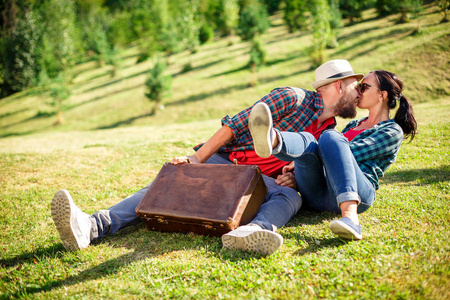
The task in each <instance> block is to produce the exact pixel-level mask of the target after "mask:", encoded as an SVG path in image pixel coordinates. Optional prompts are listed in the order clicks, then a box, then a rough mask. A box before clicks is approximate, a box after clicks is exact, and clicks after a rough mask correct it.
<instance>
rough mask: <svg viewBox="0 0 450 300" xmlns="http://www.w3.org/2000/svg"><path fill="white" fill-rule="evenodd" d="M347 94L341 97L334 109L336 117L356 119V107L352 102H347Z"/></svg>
mask: <svg viewBox="0 0 450 300" xmlns="http://www.w3.org/2000/svg"><path fill="white" fill-rule="evenodd" d="M347 98H348V94H345V95H342V96H341V97H340V98H339V102H338V103H337V104H336V106H335V107H334V112H335V113H336V115H337V116H339V117H341V118H344V119H348V118H354V117H356V107H355V102H354V101H348V100H349V99H347Z"/></svg>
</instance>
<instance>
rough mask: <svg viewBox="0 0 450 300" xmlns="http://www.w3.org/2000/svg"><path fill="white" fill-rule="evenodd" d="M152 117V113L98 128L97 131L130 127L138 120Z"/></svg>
mask: <svg viewBox="0 0 450 300" xmlns="http://www.w3.org/2000/svg"><path fill="white" fill-rule="evenodd" d="M152 115H153V114H151V113H147V114H142V115H140V116H135V117H132V118H129V119H126V120H122V121H119V122H116V123H113V124H110V125H106V126H101V127H97V128H96V129H112V128H117V127H120V126H123V125H130V124H131V123H133V122H134V121H136V120H139V119H142V118H146V117H150V116H152Z"/></svg>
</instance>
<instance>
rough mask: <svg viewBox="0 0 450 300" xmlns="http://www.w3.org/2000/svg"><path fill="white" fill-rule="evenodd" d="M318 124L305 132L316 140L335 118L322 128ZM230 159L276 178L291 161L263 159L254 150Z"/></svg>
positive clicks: (326, 122) (239, 152)
mask: <svg viewBox="0 0 450 300" xmlns="http://www.w3.org/2000/svg"><path fill="white" fill-rule="evenodd" d="M318 124H319V120H316V121H314V122H313V123H312V124H311V125H309V126H308V127H307V128H306V129H305V130H304V131H306V132H309V133H311V134H312V135H314V137H315V138H316V139H318V138H319V136H320V135H321V134H322V132H323V131H324V130H325V129H327V128H328V127H329V126H330V125H334V124H335V120H334V118H330V119H328V120H326V121H325V122H323V124H322V126H320V127H319V128H318ZM228 158H229V159H230V160H231V161H234V160H235V159H236V161H237V163H238V164H239V165H257V166H258V167H259V168H260V169H261V172H262V173H263V174H265V175H267V176H270V177H274V178H276V177H277V176H278V175H280V174H281V172H282V169H283V167H284V166H285V165H287V164H289V163H290V161H282V160H279V159H278V158H276V157H275V156H273V155H271V156H269V157H267V158H261V157H259V156H258V155H256V152H255V151H254V150H243V151H236V152H230V154H229V156H228Z"/></svg>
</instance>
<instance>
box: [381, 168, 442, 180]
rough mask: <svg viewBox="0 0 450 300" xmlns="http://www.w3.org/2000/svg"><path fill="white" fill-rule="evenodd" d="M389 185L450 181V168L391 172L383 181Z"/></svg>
mask: <svg viewBox="0 0 450 300" xmlns="http://www.w3.org/2000/svg"><path fill="white" fill-rule="evenodd" d="M381 180H382V182H383V183H388V184H401V183H403V184H409V185H424V184H436V183H440V182H447V181H450V166H448V165H447V166H441V167H438V168H434V169H431V168H428V169H413V170H404V171H403V170H400V171H394V172H389V173H388V174H386V176H385V177H383V178H382V179H381Z"/></svg>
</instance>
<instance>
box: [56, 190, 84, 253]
mask: <svg viewBox="0 0 450 300" xmlns="http://www.w3.org/2000/svg"><path fill="white" fill-rule="evenodd" d="M51 207H52V218H53V222H55V225H56V229H57V230H58V232H59V236H60V237H61V240H62V242H63V245H64V247H65V248H66V249H67V250H72V251H75V250H79V249H83V248H86V247H87V246H89V244H90V243H91V227H92V223H91V220H90V219H89V215H88V214H86V213H84V212H82V211H81V210H80V209H79V208H78V207H77V206H76V205H75V203H74V202H73V200H72V197H71V196H70V194H69V192H68V191H67V190H60V191H58V192H57V193H56V194H55V196H54V197H53V200H52V206H51Z"/></svg>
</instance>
